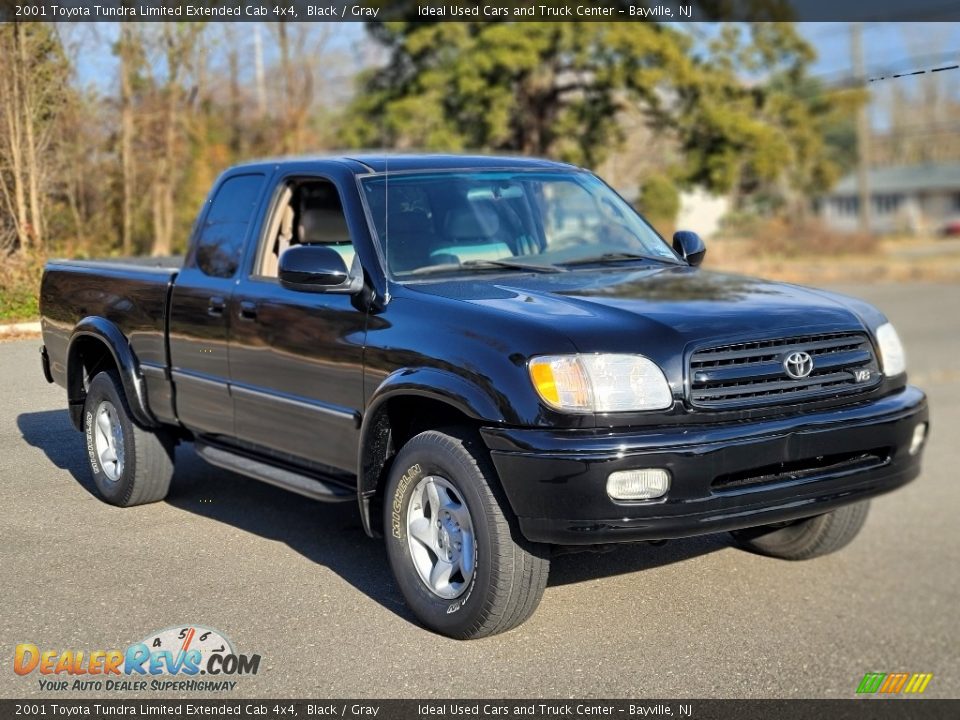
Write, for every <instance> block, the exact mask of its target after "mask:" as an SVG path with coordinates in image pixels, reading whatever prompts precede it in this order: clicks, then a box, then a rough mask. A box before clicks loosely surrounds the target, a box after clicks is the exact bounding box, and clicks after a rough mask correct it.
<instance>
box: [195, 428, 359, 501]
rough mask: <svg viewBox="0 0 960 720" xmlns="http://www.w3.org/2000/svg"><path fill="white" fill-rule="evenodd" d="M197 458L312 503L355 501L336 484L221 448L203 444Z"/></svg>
mask: <svg viewBox="0 0 960 720" xmlns="http://www.w3.org/2000/svg"><path fill="white" fill-rule="evenodd" d="M195 447H196V451H197V455H199V456H200V457H201V458H203V459H204V460H206V461H207V462H208V463H210V464H211V465H216V466H217V467H219V468H223V469H224V470H231V471H233V472H235V473H239V474H240V475H246V476H247V477H251V478H253V479H254V480H260V481H262V482H265V483H269V484H270V485H276V486H277V487H280V488H283V489H284V490H289V491H290V492H295V493H297V494H298V495H304V496H306V497H308V498H312V499H313V500H319V501H321V502H349V501H351V500H356V498H357V493H356V491H354V490H351V489H349V488H345V487H342V486H340V485H338V484H334V483H328V482H324V481H323V480H318V479H316V478H314V477H311V476H310V475H302V474H300V473H298V472H294V471H292V470H287V469H285V468H281V467H277V466H276V465H271V464H269V463H265V462H263V461H261V460H255V459H253V458H251V457H248V456H246V455H240V454H238V453H233V452H230V451H229V450H224V449H222V448H218V447H214V446H213V445H207V444H205V443H200V442H198V443H196V444H195Z"/></svg>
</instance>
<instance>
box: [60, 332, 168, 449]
mask: <svg viewBox="0 0 960 720" xmlns="http://www.w3.org/2000/svg"><path fill="white" fill-rule="evenodd" d="M84 337H92V338H96V339H97V340H99V341H100V342H101V343H103V345H105V346H106V348H107V349H108V350H109V351H110V354H111V356H112V357H113V362H114V364H115V365H116V367H117V371H118V372H119V374H120V381H121V382H122V383H123V391H124V394H125V395H126V398H127V404H128V405H129V406H130V413H131V414H132V415H133V419H134V420H136V421H137V422H138V423H139V424H140V425H143V426H145V427H158V426H159V423H158V422H157V420H156V418H154V417H153V414H152V413H151V412H150V409H149V407H148V405H147V391H146V387H145V386H144V382H143V376H142V375H141V374H140V364H139V362H138V361H137V357H136V355H135V354H134V353H133V350H132V349H131V348H130V343H129V342H128V341H127V338H126V336H125V335H124V334H123V331H121V330H120V328H119V327H117V326H116V325H115V324H114V323H112V322H110V321H109V320H107V319H105V318H102V317H86V318H84V319H83V320H81V321H80V322H78V323H77V325H76V327H75V328H74V329H73V333H72V334H71V336H70V341H69V343H68V345H67V378H68V380H67V393H68V399H69V402H70V419H71V420H72V421H73V424H74V427H76V428H77V429H78V430H82V429H83V402H84V398H85V394H84V388H83V370H82V368H81V367H79V363H80V345H81V343H79V342H78V340H80V338H84Z"/></svg>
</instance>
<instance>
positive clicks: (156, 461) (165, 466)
mask: <svg viewBox="0 0 960 720" xmlns="http://www.w3.org/2000/svg"><path fill="white" fill-rule="evenodd" d="M83 432H84V436H85V438H86V441H87V458H88V459H89V461H90V470H91V472H92V473H93V481H94V483H95V484H96V486H97V490H98V491H99V493H100V496H101V497H102V498H103V499H104V500H106V501H107V502H108V503H110V504H112V505H119V506H120V507H130V506H132V505H143V504H145V503H151V502H157V501H159V500H163V499H164V498H165V497H166V496H167V492H168V491H169V490H170V480H171V478H172V477H173V453H174V443H173V440H172V439H171V437H170V436H169V434H168V433H166V432H164V431H162V430H161V431H151V430H147V429H145V428H142V427H140V426H139V425H137V424H136V423H135V422H134V421H133V419H132V417H131V415H130V407H129V405H128V404H127V399H126V397H125V395H124V392H123V385H122V383H121V382H120V377H119V375H117V373H116V372H115V371H113V370H108V371H105V372H101V373H98V374H97V375H96V376H95V377H94V378H93V381H92V382H91V383H90V387H89V388H88V390H87V397H86V400H85V402H84V406H83Z"/></svg>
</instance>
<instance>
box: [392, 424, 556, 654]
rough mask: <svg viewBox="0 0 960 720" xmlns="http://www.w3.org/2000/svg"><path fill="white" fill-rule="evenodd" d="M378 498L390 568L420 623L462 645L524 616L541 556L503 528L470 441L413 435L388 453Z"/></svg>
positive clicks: (540, 578) (488, 474)
mask: <svg viewBox="0 0 960 720" xmlns="http://www.w3.org/2000/svg"><path fill="white" fill-rule="evenodd" d="M385 498H386V501H385V503H384V505H385V507H384V528H385V533H384V534H385V536H386V545H387V555H388V557H389V559H390V567H391V569H392V570H393V575H394V577H395V579H396V581H397V584H398V585H399V586H400V591H401V593H403V597H404V599H405V600H406V601H407V605H408V606H409V607H410V609H411V610H413V612H414V614H415V615H416V616H417V617H418V618H419V619H420V621H421V622H423V624H424V625H426V626H427V627H429V628H430V629H432V630H434V631H436V632H439V633H442V634H443V635H448V636H450V637H452V638H457V639H460V640H467V639H473V638H480V637H485V636H488V635H494V634H496V633H501V632H505V631H507V630H510V629H512V628H514V627H516V626H517V625H520V624H521V623H522V622H524V621H525V620H526V619H527V618H529V617H530V615H532V614H533V611H534V610H535V609H536V608H537V605H538V604H539V603H540V598H541V597H542V596H543V590H544V588H545V587H546V584H547V576H548V574H549V572H550V561H549V555H548V549H547V547H546V546H544V545H538V544H536V543H531V542H528V541H526V540H525V539H523V538H522V537H520V536H519V533H518V532H516V530H515V528H514V529H511V523H510V521H509V519H508V515H507V512H509V510H507V509H506V508H507V507H508V505H507V503H506V498H505V497H504V495H503V492H502V490H501V489H500V485H499V482H498V480H497V477H496V471H495V470H494V468H493V466H492V464H491V462H490V460H489V458H488V457H487V455H486V449H485V448H484V447H483V446H482V442H481V441H480V439H479V438H478V437H476V435H475V434H473V433H469V432H465V431H463V430H460V429H450V428H448V429H445V430H443V431H434V430H431V431H427V432H424V433H421V434H419V435H417V436H416V437H414V438H413V439H412V440H410V441H409V442H408V443H407V444H406V445H404V446H403V448H402V449H401V450H400V452H399V453H398V454H397V457H396V459H395V461H394V463H393V466H392V468H391V470H390V475H389V479H388V482H387V488H386V495H385Z"/></svg>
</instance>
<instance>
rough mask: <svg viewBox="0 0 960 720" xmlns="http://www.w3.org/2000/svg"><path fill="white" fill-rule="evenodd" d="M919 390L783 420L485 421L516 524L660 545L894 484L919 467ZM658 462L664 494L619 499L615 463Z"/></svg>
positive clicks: (554, 539) (818, 507) (529, 534)
mask: <svg viewBox="0 0 960 720" xmlns="http://www.w3.org/2000/svg"><path fill="white" fill-rule="evenodd" d="M923 423H928V410H927V401H926V396H925V395H924V394H923V392H922V391H921V390H919V389H918V388H915V387H913V386H907V387H906V388H904V389H903V390H901V391H899V392H897V393H895V394H892V395H888V396H886V397H883V398H880V399H877V400H873V401H870V402H865V403H860V404H856V405H848V406H844V407H839V408H831V409H829V410H821V411H813V412H808V413H804V414H799V415H795V416H791V417H784V418H774V419H766V420H759V421H750V422H739V423H724V424H714V425H697V426H689V425H684V426H661V427H653V428H643V429H633V430H629V431H626V432H623V431H616V432H614V431H611V430H609V429H597V430H545V429H516V428H493V427H488V428H483V429H482V430H481V434H482V436H483V439H484V441H485V442H486V444H487V447H488V448H489V449H490V454H491V457H492V458H493V462H494V465H495V466H496V468H497V472H498V473H499V476H500V480H501V482H502V484H503V487H504V489H505V491H506V494H507V498H508V500H509V502H510V505H511V506H512V508H513V511H514V513H515V514H516V515H517V517H518V518H519V522H520V531H521V532H522V533H523V535H524V536H525V537H526V538H527V539H529V540H532V541H535V542H544V543H556V544H563V545H587V544H594V543H609V542H630V541H636V540H663V539H669V538H680V537H689V536H693V535H704V534H708V533H713V532H720V531H724V530H735V529H738V528H745V527H754V526H757V525H766V524H769V523H776V522H783V521H787V520H794V519H798V518H803V517H810V516H813V515H818V514H821V513H825V512H829V511H830V510H834V509H836V508H838V507H841V506H843V505H848V504H850V503H854V502H858V501H861V500H866V499H867V498H870V497H873V496H875V495H879V494H881V493H884V492H888V491H890V490H893V489H895V488H897V487H899V486H901V485H904V484H906V483H908V482H909V481H910V480H913V479H914V478H915V477H917V475H918V474H919V473H920V456H921V454H922V447H921V448H919V449H918V451H917V452H915V453H913V454H911V453H910V452H909V449H910V444H911V440H912V438H913V433H914V430H915V428H916V427H917V426H918V425H920V424H923ZM633 468H665V469H667V470H668V471H669V472H670V474H671V477H672V481H671V486H670V490H669V491H668V492H667V494H666V495H665V496H664V497H662V498H658V499H656V500H646V501H640V502H618V501H614V500H612V499H611V498H610V497H609V496H608V495H607V491H606V482H607V476H608V475H609V474H610V473H612V472H614V471H617V470H629V469H633Z"/></svg>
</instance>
